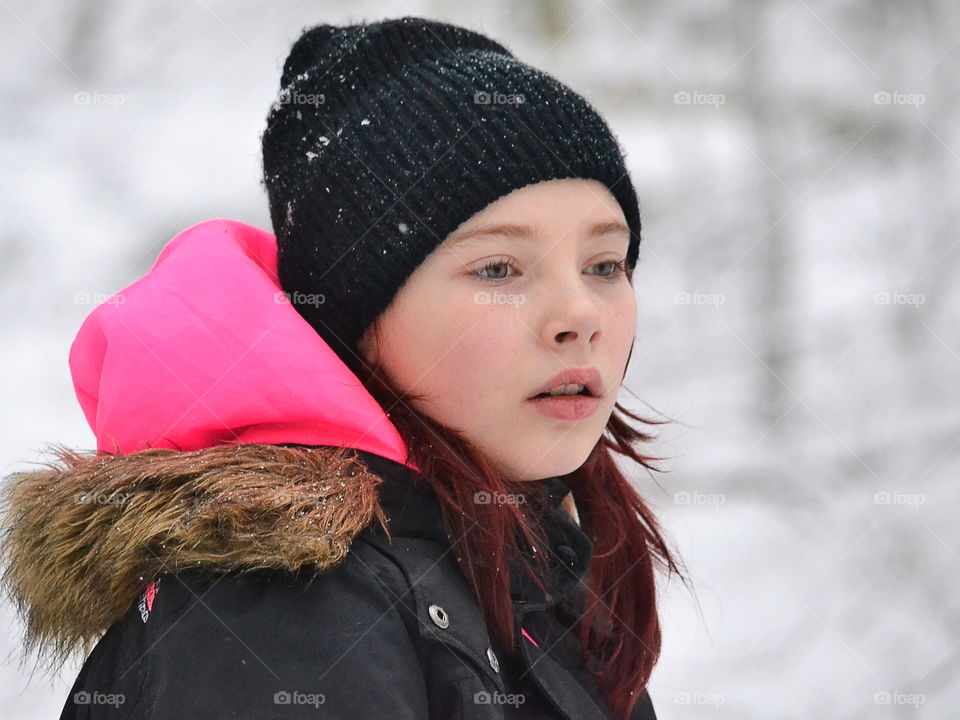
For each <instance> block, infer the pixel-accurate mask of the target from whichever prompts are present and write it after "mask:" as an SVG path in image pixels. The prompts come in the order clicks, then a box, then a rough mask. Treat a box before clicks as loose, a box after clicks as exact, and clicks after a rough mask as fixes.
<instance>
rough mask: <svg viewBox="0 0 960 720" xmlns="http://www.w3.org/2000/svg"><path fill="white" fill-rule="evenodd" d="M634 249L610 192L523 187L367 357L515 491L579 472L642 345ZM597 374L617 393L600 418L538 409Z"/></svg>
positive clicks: (423, 270)
mask: <svg viewBox="0 0 960 720" xmlns="http://www.w3.org/2000/svg"><path fill="white" fill-rule="evenodd" d="M467 235H469V237H467ZM629 241H630V234H629V230H628V228H627V226H626V222H625V220H624V216H623V211H622V210H621V209H620V206H619V204H618V203H617V201H616V200H615V199H614V197H613V195H612V194H611V193H610V192H609V190H607V188H606V187H605V186H604V185H603V184H601V183H600V182H598V181H595V180H582V179H562V180H549V181H545V182H541V183H537V184H535V185H528V186H526V187H523V188H520V189H518V190H515V191H514V192H512V193H510V194H509V195H506V196H504V197H501V198H499V199H498V200H497V201H496V202H494V203H492V204H490V205H488V206H487V207H486V208H484V209H483V210H482V211H481V212H479V213H477V214H475V215H474V216H473V217H471V218H470V219H469V220H467V221H466V222H465V223H463V224H462V225H461V226H460V227H459V228H457V230H456V231H454V232H453V233H451V234H450V235H449V236H448V237H447V238H445V239H444V241H443V243H442V244H441V245H439V246H438V247H437V248H436V249H435V250H434V251H433V252H432V253H431V254H430V255H429V256H428V257H427V259H426V260H425V261H424V262H423V263H422V264H421V265H420V266H419V267H418V268H417V269H416V271H415V272H414V273H413V274H412V275H410V277H409V278H408V280H407V282H406V283H405V284H404V285H403V287H401V289H400V291H399V292H398V293H397V295H396V296H395V297H394V299H393V301H392V302H391V304H390V306H389V307H388V308H387V309H386V311H384V313H383V314H382V315H381V316H380V317H379V318H377V321H376V323H375V325H377V326H379V332H380V342H379V344H377V339H376V336H375V334H374V330H373V327H371V328H370V329H368V331H367V333H366V334H365V335H364V337H363V339H362V340H361V341H360V343H359V346H358V348H359V350H360V351H361V353H362V354H363V356H364V358H365V360H366V361H367V362H368V363H373V362H376V361H379V362H381V363H382V364H383V366H384V369H385V370H386V373H387V376H388V378H389V379H390V380H391V381H392V382H393V383H394V386H395V387H396V388H398V389H399V390H401V391H403V392H409V393H425V394H426V396H427V397H426V399H425V400H423V401H421V402H416V401H411V405H412V406H413V407H414V408H415V409H416V410H418V411H419V412H422V413H424V414H425V415H428V416H429V417H431V418H433V419H434V420H435V421H437V422H439V423H441V424H443V425H446V426H447V427H451V428H454V429H456V430H459V431H461V432H463V433H464V434H465V435H466V437H467V439H468V440H470V441H471V442H472V443H474V444H475V445H476V446H477V447H478V448H479V449H480V451H481V452H483V453H484V455H485V456H486V457H487V458H488V460H490V461H491V462H492V463H493V465H494V466H495V467H497V468H498V469H499V470H500V472H501V473H502V474H503V477H504V478H505V479H507V480H514V481H522V480H539V479H542V478H546V477H551V476H554V475H565V474H567V473H570V472H573V471H574V470H576V469H577V468H579V467H580V466H581V465H582V464H583V463H584V462H585V461H586V459H587V456H588V455H589V454H590V451H591V450H592V449H593V447H594V446H595V445H596V443H597V441H598V440H599V439H600V437H601V435H602V433H603V431H604V428H605V426H606V424H607V420H608V419H609V417H610V414H611V412H612V411H613V405H614V402H615V401H616V397H617V391H618V389H619V386H620V383H621V379H622V378H623V374H624V371H625V368H626V363H627V358H628V356H629V353H630V348H631V345H632V343H633V339H634V334H635V326H636V320H637V306H636V298H635V296H634V293H633V286H632V285H631V284H630V282H629V280H628V279H627V277H626V276H625V275H624V273H623V271H622V269H621V268H622V267H623V265H622V263H623V262H625V260H626V256H627V248H628V245H629ZM617 263H621V265H620V267H618V266H617ZM589 368H594V369H596V371H597V372H598V373H599V376H600V382H601V387H602V389H601V392H602V393H603V394H602V395H601V396H600V397H599V400H598V401H593V403H592V404H593V405H595V406H596V409H595V411H594V412H593V413H592V414H590V415H588V416H587V417H584V418H581V419H576V420H571V419H560V418H557V417H552V416H550V415H548V414H546V413H545V412H544V411H542V410H541V409H540V406H541V405H542V403H539V402H534V401H531V400H530V398H531V397H533V396H534V395H536V394H537V393H538V392H539V391H540V390H541V388H542V387H543V386H544V385H545V384H546V383H548V382H549V381H551V380H552V379H553V378H554V376H556V375H557V373H559V372H562V371H565V370H571V369H577V370H580V369H589ZM553 402H555V403H564V404H569V403H571V402H572V403H577V402H580V401H567V400H561V401H553Z"/></svg>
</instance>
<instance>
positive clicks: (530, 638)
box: [520, 628, 540, 647]
mask: <svg viewBox="0 0 960 720" xmlns="http://www.w3.org/2000/svg"><path fill="white" fill-rule="evenodd" d="M520 631H521V632H522V633H523V636H524V637H525V638H526V639H527V640H529V641H530V642H532V643H533V644H534V645H536V646H537V647H540V643H538V642H537V641H536V640H534V639H533V638H532V637H530V633H528V632H527V629H526V628H520Z"/></svg>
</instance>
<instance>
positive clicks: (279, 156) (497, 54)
mask: <svg viewBox="0 0 960 720" xmlns="http://www.w3.org/2000/svg"><path fill="white" fill-rule="evenodd" d="M280 85H281V89H280V95H279V96H278V100H277V101H276V102H275V103H274V104H273V105H272V106H271V110H270V112H269V115H268V117H267V126H266V129H265V131H264V133H263V136H262V150H263V173H264V177H263V184H264V186H265V188H266V190H267V194H268V198H269V203H270V216H271V221H272V223H273V230H274V232H275V234H276V236H277V240H278V246H279V276H280V284H281V286H282V287H283V289H284V291H285V292H286V293H287V294H288V297H289V298H290V300H291V301H292V302H293V304H294V306H295V307H296V308H297V310H298V311H299V312H300V313H301V315H303V317H304V318H305V319H306V320H307V321H308V322H309V323H310V324H311V325H312V326H313V327H314V329H315V330H316V331H317V332H318V333H319V334H320V335H321V337H323V338H324V340H325V341H326V342H327V343H328V344H329V345H330V346H331V347H332V348H333V349H334V351H335V352H336V353H337V354H338V355H339V356H340V357H341V358H342V359H343V360H344V362H345V363H346V364H347V365H348V366H350V367H353V368H356V367H357V364H358V357H357V350H356V343H357V341H358V340H359V339H360V337H361V336H362V335H363V333H364V331H365V330H366V329H367V327H369V325H370V324H371V323H372V322H373V321H374V320H375V319H376V318H377V317H378V316H379V315H380V314H381V313H382V312H383V311H384V310H385V309H386V307H387V306H388V305H389V303H390V301H391V300H392V298H393V297H394V295H395V294H396V292H397V291H398V290H399V289H400V287H401V286H402V285H403V283H404V281H405V280H406V279H407V277H409V276H410V274H411V273H413V271H414V270H415V269H416V268H417V266H418V265H420V263H422V262H423V260H424V259H425V258H426V257H427V255H429V254H430V252H431V251H432V250H433V249H434V248H436V246H437V245H439V244H440V243H441V242H443V240H444V238H445V237H446V236H447V235H448V234H450V233H451V232H453V231H454V230H456V229H457V227H459V226H460V224H462V223H463V222H464V221H466V220H467V219H469V218H470V217H471V216H472V215H474V214H475V213H477V212H479V211H480V210H482V209H483V208H484V207H486V206H487V205H489V204H490V203H491V202H493V201H495V200H497V199H498V198H500V197H502V196H504V195H506V194H508V193H510V192H512V191H513V190H516V189H518V188H521V187H524V186H526V185H530V184H533V183H537V182H541V181H544V180H551V179H556V178H585V179H594V180H598V181H600V182H601V183H603V184H604V185H606V186H607V187H608V188H609V189H610V191H611V193H612V194H613V195H614V197H615V198H616V199H617V201H618V202H619V203H620V206H621V207H622V209H623V213H624V216H625V218H626V221H627V224H628V225H629V227H630V229H631V233H632V237H631V242H630V248H629V253H628V256H627V264H628V266H629V267H631V268H632V267H634V265H635V263H636V259H637V255H638V251H639V243H640V213H639V208H638V203H637V197H636V194H635V191H634V188H633V185H632V183H631V181H630V177H629V175H628V173H627V170H626V168H625V162H624V156H623V153H622V150H621V148H620V146H619V144H618V142H617V140H616V138H615V137H614V135H613V134H612V132H611V130H610V128H609V127H608V126H607V124H606V122H605V121H604V120H603V118H602V117H601V116H600V115H599V114H598V113H597V112H596V110H595V109H594V108H593V107H592V106H591V105H590V103H589V102H588V101H587V100H586V99H585V98H583V97H581V96H580V95H578V94H577V93H575V92H574V91H573V90H571V89H570V88H568V87H567V86H566V85H564V84H563V83H561V82H559V81H558V80H556V79H555V78H553V77H551V76H550V75H548V74H547V73H544V72H542V71H540V70H538V69H536V68H533V67H530V66H529V65H526V64H524V63H523V62H521V61H520V60H518V59H516V58H515V57H514V56H513V55H512V54H511V53H510V51H509V50H507V49H506V48H505V47H503V46H502V45H501V44H499V43H497V42H496V41H494V40H491V39H490V38H488V37H486V36H484V35H482V34H480V33H478V32H474V31H471V30H468V29H466V28H462V27H458V26H455V25H450V24H447V23H441V22H437V21H432V20H426V19H423V18H416V17H404V18H400V19H395V20H386V21H383V22H377V23H371V24H359V25H350V26H333V25H318V26H315V27H312V28H309V29H306V30H304V32H303V34H302V35H301V36H300V38H299V39H298V40H297V41H296V43H294V45H293V47H292V48H291V51H290V54H289V56H288V57H287V59H286V61H285V63H284V68H283V75H282V78H281V81H280ZM478 93H488V94H489V95H487V96H483V95H479V96H478V95H477V94H478ZM494 93H500V94H501V97H500V99H501V100H502V99H503V98H504V97H507V98H509V97H510V96H513V98H514V99H515V100H519V99H520V98H519V96H522V101H515V102H510V101H507V102H497V101H496V99H494V98H493V97H492V95H493V94H494ZM484 97H487V98H488V99H489V101H488V102H483V99H484ZM321 296H322V297H321Z"/></svg>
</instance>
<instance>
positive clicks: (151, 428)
mask: <svg viewBox="0 0 960 720" xmlns="http://www.w3.org/2000/svg"><path fill="white" fill-rule="evenodd" d="M70 370H71V373H72V376H73V384H74V388H75V389H76V393H77V398H78V399H79V401H80V405H81V407H82V408H83V412H84V415H85V416H86V418H87V422H88V423H89V424H90V427H91V428H92V429H93V432H94V434H95V435H96V438H97V449H98V450H100V451H106V452H110V453H131V452H134V451H137V450H142V449H145V448H148V447H166V448H174V449H178V450H197V449H201V448H207V447H211V446H214V445H218V444H223V443H236V442H241V443H266V444H279V443H304V444H309V445H329V446H334V447H351V448H356V449H358V450H367V451H370V452H372V453H375V454H377V455H380V456H382V457H385V458H389V459H391V460H395V461H397V462H401V463H404V462H406V450H405V447H404V444H403V441H402V439H401V438H400V435H399V433H398V432H397V430H396V428H395V427H394V426H393V424H392V423H391V422H390V420H389V419H388V418H387V416H386V414H385V413H384V412H383V410H382V409H381V407H380V406H379V405H378V404H377V402H376V401H375V400H374V399H373V397H372V396H371V395H370V394H369V393H368V392H367V391H366V389H365V388H364V387H363V386H362V385H361V384H360V382H359V380H358V379H357V377H356V375H354V374H353V372H351V371H350V370H349V368H347V366H346V365H345V364H344V363H343V362H342V361H341V360H340V358H339V357H337V355H336V354H335V353H334V352H333V351H332V350H331V349H330V347H329V346H328V345H327V343H326V342H324V340H323V339H322V338H321V337H320V336H319V335H318V334H317V333H316V332H315V331H314V330H313V328H312V327H310V325H309V324H308V323H307V322H306V321H305V320H304V319H303V318H302V317H301V316H300V314H299V313H298V312H297V311H296V310H295V309H294V307H293V306H292V305H291V304H290V303H289V302H288V301H287V298H286V296H285V295H284V293H283V291H282V290H281V288H280V285H279V284H278V281H277V244H276V237H275V236H274V235H273V233H270V232H267V231H266V230H261V229H260V228H257V227H254V226H252V225H247V224H245V223H242V222H238V221H236V220H226V219H213V220H206V221H204V222H200V223H197V224H196V225H193V226H191V227H189V228H187V229H186V230H183V231H182V232H180V233H179V234H178V235H176V236H175V237H174V238H173V239H172V240H170V241H169V242H168V243H167V244H166V246H165V247H164V248H163V250H162V251H161V252H160V255H159V256H158V257H157V261H156V262H155V263H154V265H153V267H152V268H151V269H150V271H149V272H148V273H147V274H146V275H144V276H143V277H141V278H140V279H139V280H137V281H136V282H134V283H133V284H131V285H129V286H127V287H126V288H124V289H123V290H121V291H120V292H118V293H117V294H115V295H113V296H111V297H110V298H109V299H108V300H106V301H105V302H104V303H102V304H101V305H99V306H97V307H96V308H95V309H94V310H93V311H92V312H91V313H90V315H88V316H87V318H86V320H84V322H83V325H82V326H81V328H80V331H79V332H78V333H77V337H76V338H75V340H74V342H73V345H72V346H71V349H70ZM411 467H413V465H412V464H411Z"/></svg>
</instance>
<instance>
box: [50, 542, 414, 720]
mask: <svg viewBox="0 0 960 720" xmlns="http://www.w3.org/2000/svg"><path fill="white" fill-rule="evenodd" d="M404 583H405V579H404V577H403V574H402V573H401V572H400V570H399V569H398V568H397V566H396V565H395V563H393V562H392V561H391V560H390V559H389V558H388V557H386V556H385V555H384V554H383V553H382V552H380V551H379V550H377V549H376V548H374V547H373V546H370V545H368V544H367V543H363V542H355V543H354V545H353V546H352V547H351V550H350V552H349V553H347V555H346V557H345V559H344V560H343V562H342V563H340V564H339V565H338V566H336V567H334V568H331V569H326V570H324V571H321V572H317V571H315V570H313V569H308V568H304V569H301V570H300V571H297V572H295V573H291V572H286V571H279V570H251V571H245V572H229V573H214V572H210V571H209V570H204V569H186V570H180V571H178V572H175V573H171V574H167V575H163V576H161V578H160V581H159V582H158V584H157V586H156V590H155V593H154V594H153V597H152V602H151V603H150V605H151V607H150V609H149V610H148V611H147V612H143V611H144V609H145V608H144V602H143V600H144V598H141V602H138V603H136V604H134V606H133V607H131V608H130V611H129V612H128V613H127V614H126V615H125V616H124V617H123V619H122V620H121V621H120V622H119V623H117V625H116V626H114V627H112V628H111V629H110V631H108V633H107V634H106V635H105V636H104V637H103V639H102V640H101V642H100V643H99V644H98V645H97V647H96V648H95V649H94V651H93V653H91V656H90V657H89V658H88V660H87V663H86V664H85V666H84V668H83V670H82V671H81V674H80V676H79V677H78V678H77V683H76V685H75V686H74V688H73V689H72V691H71V694H70V697H69V698H68V699H67V706H66V707H65V709H64V715H63V716H62V717H63V718H72V717H80V716H81V715H80V714H69V713H70V712H71V706H77V703H76V698H77V697H78V695H77V693H80V694H81V695H80V696H79V697H81V698H83V699H86V700H87V701H88V702H87V704H88V705H90V706H91V707H89V708H88V709H93V710H94V711H95V709H96V708H95V703H93V704H91V699H92V700H95V699H96V697H97V696H96V695H95V693H99V694H100V697H106V696H108V695H112V696H114V698H116V696H118V695H122V696H124V700H123V704H124V705H126V706H127V708H128V709H129V710H131V711H132V710H133V709H134V708H135V709H136V716H137V717H139V718H151V719H153V720H167V718H170V720H173V718H179V717H184V716H189V715H193V716H200V717H236V718H262V717H273V716H274V715H275V714H281V713H282V715H283V716H284V717H291V716H292V717H300V716H301V715H302V716H304V717H306V716H310V717H316V713H317V710H318V709H319V708H320V707H321V706H322V708H323V711H324V712H325V713H328V714H329V716H331V717H338V718H353V717H357V718H360V717H363V718H365V719H366V718H368V716H369V715H370V714H371V713H380V714H383V715H385V716H389V717H395V718H401V719H403V718H423V717H426V715H427V707H428V704H427V690H426V682H425V680H424V676H423V672H422V669H421V665H420V662H419V658H418V655H417V651H416V645H415V641H414V638H413V637H412V636H411V632H410V625H409V618H407V617H405V615H406V614H407V612H408V610H407V608H406V606H405V604H404V602H403V600H402V597H403V595H402V590H401V591H400V592H398V588H402V586H403V584H404ZM281 706H282V707H281ZM74 709H75V710H79V709H80V708H79V707H75V708H74ZM116 710H117V708H116V707H113V706H110V707H106V708H105V712H104V715H103V716H104V717H107V716H109V717H114V718H115V717H118V713H117V712H116ZM121 710H122V708H121ZM120 716H121V717H122V715H120ZM84 717H91V718H96V717H98V716H97V715H96V714H94V715H84Z"/></svg>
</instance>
